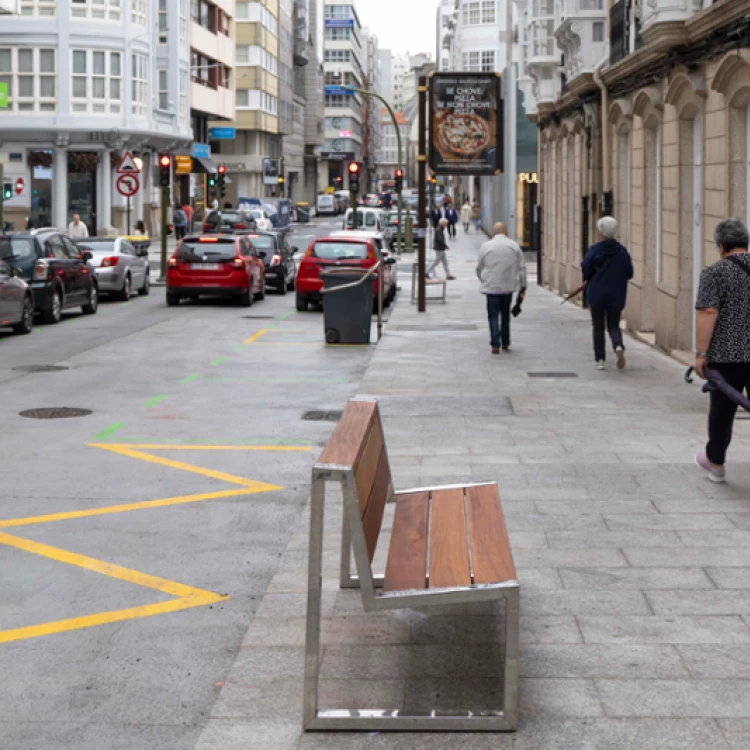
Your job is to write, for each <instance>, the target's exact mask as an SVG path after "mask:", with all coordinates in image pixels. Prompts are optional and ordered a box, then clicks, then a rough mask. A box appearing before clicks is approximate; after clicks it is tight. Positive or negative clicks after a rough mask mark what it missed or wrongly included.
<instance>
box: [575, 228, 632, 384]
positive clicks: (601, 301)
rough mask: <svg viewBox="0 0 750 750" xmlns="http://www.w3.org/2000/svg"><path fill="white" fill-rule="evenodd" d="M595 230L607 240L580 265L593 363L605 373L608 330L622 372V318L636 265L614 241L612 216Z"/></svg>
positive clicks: (597, 244)
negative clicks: (605, 335)
mask: <svg viewBox="0 0 750 750" xmlns="http://www.w3.org/2000/svg"><path fill="white" fill-rule="evenodd" d="M596 226H597V228H598V229H599V234H601V236H602V237H603V238H604V239H603V240H602V241H601V242H597V243H596V244H595V245H592V246H591V247H590V248H589V249H588V252H587V253H586V257H585V258H584V259H583V263H582V264H581V270H582V271H583V280H584V282H586V297H587V299H588V303H589V306H590V308H591V323H592V325H593V328H594V359H595V360H596V369H597V370H606V368H607V364H606V361H607V354H606V349H605V344H604V330H605V328H606V330H607V331H608V333H609V337H610V339H611V340H612V347H613V349H614V350H615V356H616V357H617V367H618V368H619V369H620V370H622V369H623V367H625V344H624V343H623V340H622V331H621V330H620V316H621V315H622V311H623V310H624V309H625V301H626V299H627V294H628V281H629V280H630V279H632V278H633V261H632V260H631V259H630V253H629V252H628V251H627V250H626V249H625V248H624V247H623V246H622V245H621V244H620V243H619V242H618V241H617V240H616V239H615V235H616V234H617V222H616V221H615V220H614V219H613V218H612V217H611V216H603V217H602V218H601V219H599V221H598V222H597V224H596Z"/></svg>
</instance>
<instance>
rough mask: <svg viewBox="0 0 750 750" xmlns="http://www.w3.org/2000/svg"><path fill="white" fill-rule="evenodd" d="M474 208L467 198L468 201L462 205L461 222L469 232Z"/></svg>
mask: <svg viewBox="0 0 750 750" xmlns="http://www.w3.org/2000/svg"><path fill="white" fill-rule="evenodd" d="M471 217H472V210H471V203H469V200H468V198H467V200H466V203H464V205H463V206H461V223H462V224H463V225H464V232H466V233H467V234H468V233H469V225H470V224H471Z"/></svg>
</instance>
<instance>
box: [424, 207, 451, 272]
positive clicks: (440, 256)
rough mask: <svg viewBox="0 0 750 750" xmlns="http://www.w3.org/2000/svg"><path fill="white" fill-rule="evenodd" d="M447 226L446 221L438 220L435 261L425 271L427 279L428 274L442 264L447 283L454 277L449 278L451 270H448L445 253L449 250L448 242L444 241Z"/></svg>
mask: <svg viewBox="0 0 750 750" xmlns="http://www.w3.org/2000/svg"><path fill="white" fill-rule="evenodd" d="M447 226H448V219H440V220H439V221H438V225H437V228H436V229H435V240H434V246H435V260H433V261H432V263H431V264H430V267H429V268H428V269H427V271H426V272H425V273H426V276H427V278H428V279H429V278H430V274H431V273H432V272H433V271H434V270H435V269H436V268H437V267H438V266H439V265H440V264H441V263H442V264H443V268H444V269H445V277H446V279H448V280H449V281H453V280H454V279H455V278H456V277H455V276H451V270H450V268H448V255H447V251H448V250H450V248H449V247H448V242H447V241H446V239H445V228H446V227H447Z"/></svg>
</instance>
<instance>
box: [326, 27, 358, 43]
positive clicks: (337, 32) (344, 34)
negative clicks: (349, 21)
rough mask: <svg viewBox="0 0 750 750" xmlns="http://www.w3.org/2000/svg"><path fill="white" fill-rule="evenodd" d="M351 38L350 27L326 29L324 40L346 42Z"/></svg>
mask: <svg viewBox="0 0 750 750" xmlns="http://www.w3.org/2000/svg"><path fill="white" fill-rule="evenodd" d="M351 38H352V30H351V29H326V40H327V41H329V42H348V41H349V40H350V39H351Z"/></svg>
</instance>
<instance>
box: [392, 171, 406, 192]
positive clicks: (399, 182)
mask: <svg viewBox="0 0 750 750" xmlns="http://www.w3.org/2000/svg"><path fill="white" fill-rule="evenodd" d="M393 176H394V177H395V178H396V192H397V193H400V192H401V191H402V190H403V189H404V170H403V169H397V170H396V171H395V172H394V173H393Z"/></svg>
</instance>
